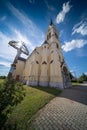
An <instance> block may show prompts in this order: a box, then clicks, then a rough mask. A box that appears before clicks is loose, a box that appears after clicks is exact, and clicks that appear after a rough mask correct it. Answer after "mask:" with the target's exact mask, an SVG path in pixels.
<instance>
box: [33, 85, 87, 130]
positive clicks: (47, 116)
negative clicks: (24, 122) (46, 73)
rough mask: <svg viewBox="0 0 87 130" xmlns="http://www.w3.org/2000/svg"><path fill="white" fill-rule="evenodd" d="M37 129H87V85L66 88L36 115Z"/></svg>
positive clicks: (35, 126) (35, 127)
mask: <svg viewBox="0 0 87 130" xmlns="http://www.w3.org/2000/svg"><path fill="white" fill-rule="evenodd" d="M32 126H33V128H34V129H35V130H87V85H83V86H76V87H73V88H71V89H70V88H69V89H65V90H63V92H62V93H61V95H60V96H59V97H56V98H54V99H53V100H51V101H50V102H49V103H48V104H47V105H46V106H45V107H44V108H42V109H41V110H40V111H39V112H38V113H37V115H36V118H35V120H34V122H33V123H32Z"/></svg>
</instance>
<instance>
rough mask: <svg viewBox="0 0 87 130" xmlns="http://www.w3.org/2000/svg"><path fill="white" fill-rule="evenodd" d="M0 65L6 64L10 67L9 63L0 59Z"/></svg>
mask: <svg viewBox="0 0 87 130" xmlns="http://www.w3.org/2000/svg"><path fill="white" fill-rule="evenodd" d="M0 65H3V66H6V67H10V65H11V63H9V62H6V61H0Z"/></svg>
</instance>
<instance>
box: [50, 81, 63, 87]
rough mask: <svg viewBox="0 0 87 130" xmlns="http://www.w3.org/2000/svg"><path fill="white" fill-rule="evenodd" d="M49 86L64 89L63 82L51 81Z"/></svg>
mask: <svg viewBox="0 0 87 130" xmlns="http://www.w3.org/2000/svg"><path fill="white" fill-rule="evenodd" d="M49 86H50V87H55V88H59V89H64V87H63V83H62V82H49Z"/></svg>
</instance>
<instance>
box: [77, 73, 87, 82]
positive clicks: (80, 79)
mask: <svg viewBox="0 0 87 130" xmlns="http://www.w3.org/2000/svg"><path fill="white" fill-rule="evenodd" d="M78 80H79V81H82V82H83V81H87V75H85V74H84V73H83V74H82V75H81V76H80V77H79V79H78Z"/></svg>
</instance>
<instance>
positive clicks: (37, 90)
mask: <svg viewBox="0 0 87 130" xmlns="http://www.w3.org/2000/svg"><path fill="white" fill-rule="evenodd" d="M24 88H25V93H26V96H25V97H24V99H23V101H22V102H21V103H20V104H18V105H17V106H15V108H14V110H13V112H12V114H11V115H10V116H9V119H8V122H7V124H10V125H11V126H14V125H16V126H17V130H29V126H30V124H31V122H32V120H33V118H34V115H35V114H36V112H37V111H38V110H39V109H41V108H42V107H43V106H44V105H45V104H47V103H48V102H49V101H50V100H51V99H52V98H54V97H55V96H58V94H59V93H60V92H61V90H58V89H55V88H48V87H29V86H26V85H25V86H24Z"/></svg>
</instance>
